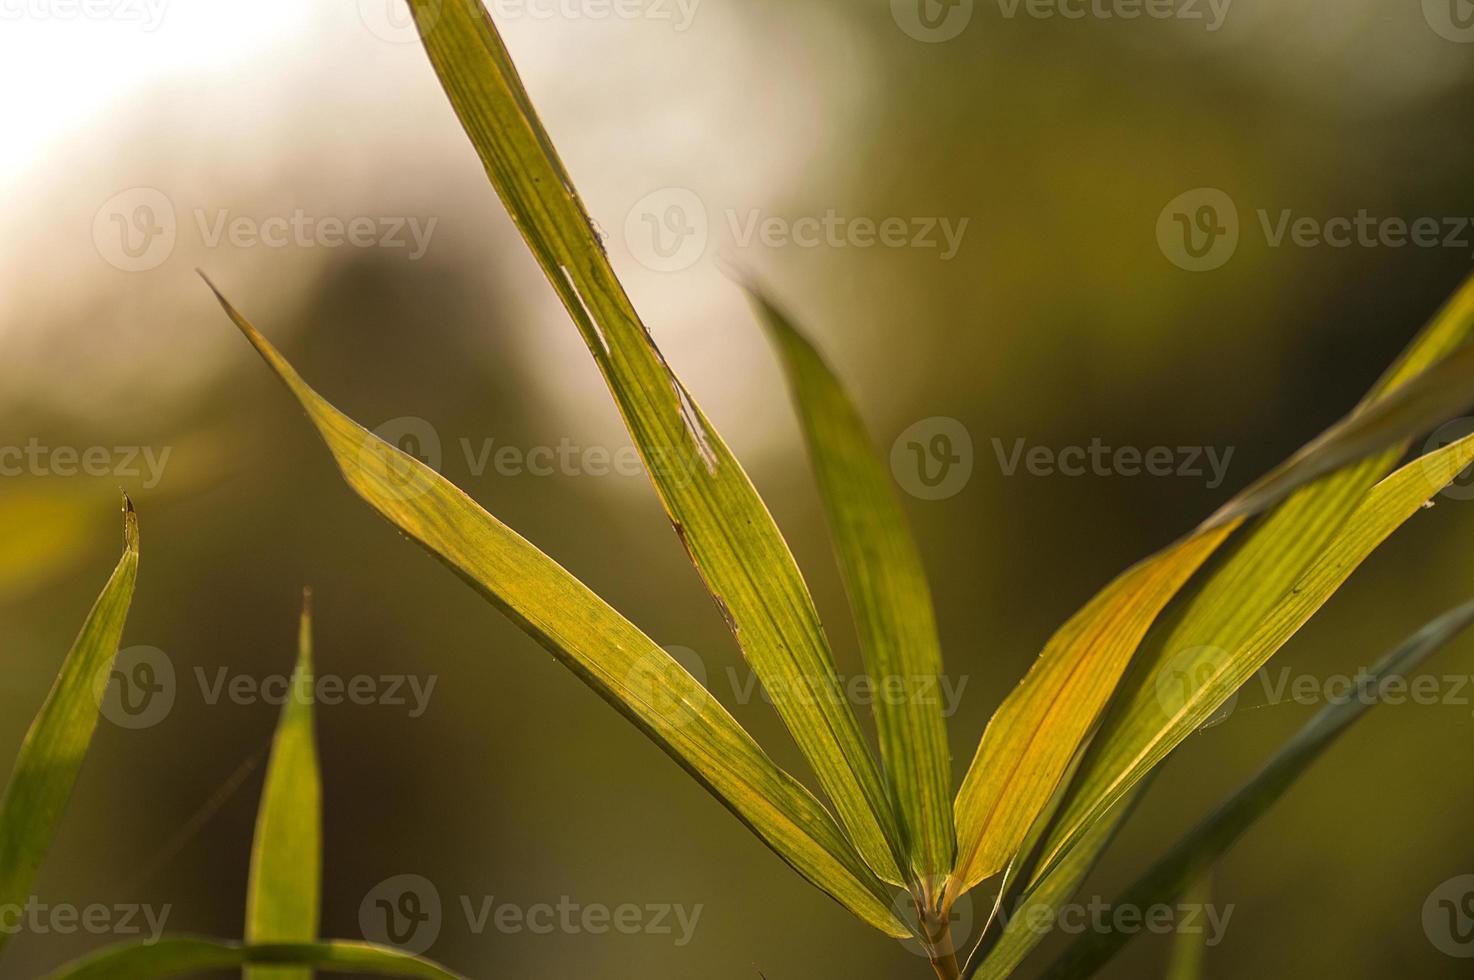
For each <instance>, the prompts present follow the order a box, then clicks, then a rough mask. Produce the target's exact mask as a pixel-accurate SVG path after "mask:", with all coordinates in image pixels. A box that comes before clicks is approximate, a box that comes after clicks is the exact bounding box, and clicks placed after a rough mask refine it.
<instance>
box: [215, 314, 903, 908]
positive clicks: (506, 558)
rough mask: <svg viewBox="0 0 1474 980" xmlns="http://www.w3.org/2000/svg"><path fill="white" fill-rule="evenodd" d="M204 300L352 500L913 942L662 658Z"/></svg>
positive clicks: (863, 875) (846, 846) (836, 831)
mask: <svg viewBox="0 0 1474 980" xmlns="http://www.w3.org/2000/svg"><path fill="white" fill-rule="evenodd" d="M212 288H213V287H212ZM215 295H216V297H217V299H219V301H220V304H221V306H222V307H223V308H224V310H225V312H226V314H227V315H228V316H229V317H230V318H231V320H232V321H233V322H234V323H235V324H236V326H237V327H239V328H240V330H241V332H242V333H243V334H244V335H245V336H246V339H247V340H249V341H250V342H251V344H252V345H253V346H255V348H256V350H257V351H258V352H259V353H260V354H261V356H262V358H263V359H264V360H265V361H266V363H267V364H268V365H269V366H270V367H271V368H272V370H273V371H275V373H276V374H277V376H278V377H279V378H280V379H281V380H282V382H283V383H284V384H285V385H286V386H287V389H288V390H289V391H290V392H291V393H292V394H293V395H294V396H295V397H296V398H297V400H298V401H299V402H300V403H301V405H302V407H303V408H304V409H305V410H306V412H307V415H308V418H309V419H311V421H312V423H313V424H314V426H316V428H317V430H318V433H319V434H320V435H321V436H322V438H323V441H324V442H325V443H326V444H327V447H328V449H329V451H330V452H331V453H332V455H333V458H334V460H335V461H336V462H337V464H338V468H339V470H340V471H341V473H342V475H343V477H344V479H345V480H346V481H347V482H348V485H349V486H350V487H351V488H352V489H353V490H354V491H355V492H356V493H357V494H358V495H359V496H360V497H362V498H363V499H364V500H365V501H366V502H367V503H368V504H369V505H370V506H372V507H373V508H374V509H375V510H376V511H378V513H379V514H380V515H381V516H383V517H384V518H385V519H386V520H388V521H389V522H390V523H391V524H393V525H394V526H395V527H397V528H398V529H399V530H400V531H402V532H403V533H404V534H406V535H408V536H409V537H410V538H412V539H414V540H415V541H416V542H418V543H419V544H420V545H421V546H422V547H424V548H425V549H426V550H427V551H429V552H430V553H431V554H432V555H434V556H435V557H436V558H438V559H439V560H440V561H442V562H444V563H445V564H446V565H447V566H449V567H450V568H451V569H452V570H453V571H455V572H456V573H457V574H459V575H460V576H461V577H462V578H463V579H464V580H465V581H466V582H467V583H468V584H469V585H471V586H472V587H473V588H475V589H476V590H477V591H478V592H480V593H481V594H482V595H484V596H485V597H486V598H487V599H488V600H490V601H491V602H492V604H493V605H495V606H497V608H499V609H501V610H502V612H503V613H505V614H506V615H507V616H508V617H509V618H510V619H512V621H513V622H515V623H517V625H518V626H520V627H521V628H522V629H523V630H524V631H526V632H527V633H528V634H529V635H531V636H532V637H533V638H534V639H536V640H537V641H538V642H539V643H541V644H542V645H543V646H544V647H545V648H547V649H548V650H549V651H550V652H551V653H552V654H554V655H555V656H556V657H558V659H559V660H561V661H562V662H563V663H564V664H565V665H566V666H568V667H569V668H570V669H572V670H573V672H574V673H575V674H577V675H578V676H579V677H580V678H581V679H582V680H583V681H584V682H585V683H587V684H588V685H589V686H590V687H592V688H593V689H594V690H595V691H596V692H598V693H599V694H600V696H602V697H603V698H604V699H605V700H606V701H608V702H609V703H610V704H611V705H612V706H614V707H615V708H616V709H618V710H619V711H620V712H621V713H623V714H624V715H625V716H626V717H627V718H629V719H630V720H631V721H633V722H634V723H635V724H636V725H637V726H638V727H639V728H640V729H641V730H642V731H644V732H645V733H646V734H647V735H648V736H650V738H651V739H652V740H653V741H654V742H655V743H656V744H657V745H659V746H660V747H661V748H662V749H664V750H665V751H666V753H667V754H669V755H670V756H671V757H672V758H673V759H675V760H676V761H677V762H678V763H679V764H680V765H681V766H682V767H683V768H685V769H686V771H687V772H689V773H690V774H691V775H692V776H694V777H696V779H697V780H698V781H699V782H700V783H701V784H702V785H704V786H705V787H706V788H707V789H708V790H710V791H711V793H712V794H713V795H714V796H716V798H717V799H718V800H720V801H721V802H722V803H723V804H725V805H726V806H727V807H728V809H730V810H731V811H732V812H733V813H734V814H735V815H736V816H737V817H738V818H739V819H740V820H742V821H743V823H745V824H746V825H747V826H748V827H749V828H751V829H752V831H753V832H754V833H756V834H757V836H758V837H759V838H760V839H761V840H762V841H763V842H764V843H766V844H767V845H768V846H769V847H771V848H772V849H773V850H774V851H775V852H776V853H777V854H778V855H779V856H780V857H782V858H783V859H784V860H785V861H787V862H788V863H789V864H790V865H791V866H792V867H793V868H794V869H795V870H797V871H798V872H799V873H800V874H802V875H803V876H804V877H805V878H807V879H808V880H809V881H810V882H812V883H813V884H815V885H817V886H818V887H819V888H821V889H823V890H824V891H825V892H826V893H828V894H829V895H830V896H832V897H833V898H835V899H836V900H837V901H839V902H840V904H842V905H844V906H845V907H846V908H848V909H850V910H851V911H852V912H854V913H855V914H856V915H858V916H859V917H860V918H861V919H863V920H865V921H866V922H868V923H870V924H871V925H873V926H875V927H876V928H877V929H880V930H881V931H883V932H886V933H887V934H889V935H892V936H897V937H901V936H908V935H910V931H909V930H908V929H907V927H906V926H905V924H904V923H902V922H901V921H900V919H899V918H897V916H896V914H895V913H894V911H892V909H891V906H890V901H889V896H888V894H887V892H886V889H885V888H884V886H883V885H882V884H881V882H880V881H879V880H878V879H877V878H876V877H875V876H874V875H873V874H872V873H871V872H870V871H869V869H868V868H867V867H866V865H865V863H864V862H863V861H862V860H861V859H860V857H859V856H858V854H857V853H856V851H855V850H854V848H853V847H852V846H851V844H850V843H849V842H848V840H847V839H846V838H845V836H844V834H843V832H842V831H841V830H840V828H839V826H838V824H836V823H835V821H834V818H833V817H832V816H831V815H830V814H829V812H828V811H827V810H826V809H825V808H824V807H823V805H822V804H821V803H819V801H818V800H817V799H815V798H814V796H813V794H811V793H810V792H809V791H808V790H807V789H805V788H804V787H803V785H802V784H800V783H799V782H798V781H797V780H796V779H794V778H793V777H792V776H790V775H789V774H788V773H787V772H785V771H783V770H782V769H780V768H779V767H778V766H777V765H776V764H774V763H773V761H772V760H771V759H770V758H769V757H768V756H767V754H766V753H765V752H763V750H762V749H761V748H760V747H759V746H758V744H757V743H756V742H755V741H753V739H752V737H751V736H750V735H749V734H748V733H747V731H746V730H745V729H743V728H742V726H741V725H739V724H738V723H737V722H736V720H735V719H733V718H732V716H731V715H730V714H729V713H728V712H727V710H726V709H725V708H723V707H722V705H721V704H720V702H718V701H717V700H716V699H715V698H714V697H712V696H711V694H710V693H709V692H708V691H707V690H706V688H704V687H703V686H702V685H701V684H700V683H698V682H697V681H696V679H695V678H693V677H692V676H691V675H690V674H689V673H688V672H687V671H686V670H685V668H683V667H682V666H681V665H680V664H679V663H677V662H676V661H675V659H674V658H672V657H671V656H670V654H668V653H666V652H665V651H664V650H662V649H661V648H660V647H659V646H657V645H656V644H655V643H654V641H652V640H651V639H650V638H649V637H647V636H646V635H645V634H644V633H642V632H640V630H639V629H638V628H637V627H636V626H635V625H634V624H633V623H631V622H630V621H629V620H627V619H625V618H624V617H623V616H622V615H620V614H619V613H618V612H617V611H616V610H615V609H613V608H612V607H611V606H609V605H608V604H607V603H606V602H604V601H603V600H602V599H600V598H599V597H598V596H597V595H595V594H594V593H593V592H592V591H591V590H590V589H589V588H588V587H587V586H585V585H584V584H583V583H582V582H580V581H579V580H578V579H577V578H575V577H574V576H573V575H571V574H569V573H568V572H567V571H566V570H564V569H563V568H562V567H561V566H559V565H558V564H557V563H556V562H554V561H553V560H552V559H551V558H549V557H548V556H547V555H545V554H543V553H542V552H541V551H539V550H538V549H537V548H536V547H534V546H533V545H532V544H530V543H529V542H527V541H526V540H525V539H524V538H522V537H521V536H520V535H518V534H517V533H516V532H515V531H513V530H512V529H511V528H509V527H507V526H506V525H505V524H502V523H501V522H500V521H498V520H497V519H496V518H495V517H493V516H492V515H490V514H488V513H487V512H486V511H485V510H483V509H482V508H481V507H480V506H478V505H477V504H476V502H475V501H473V500H472V499H471V498H470V497H468V496H466V494H465V493H463V492H462V491H461V490H459V489H458V488H457V487H455V486H454V485H453V484H451V483H450V482H449V481H447V480H446V479H445V478H444V477H442V476H441V475H440V474H439V473H437V472H435V471H434V470H433V469H431V468H430V467H428V466H426V465H425V464H424V463H422V462H421V461H420V460H418V459H416V458H414V457H413V456H410V455H409V454H407V453H405V452H402V451H401V450H399V449H398V448H396V447H394V446H391V445H389V444H388V443H386V442H384V441H383V440H382V439H380V438H378V437H377V436H375V435H374V434H373V433H371V432H369V431H367V430H366V429H364V428H363V427H362V426H360V425H358V424H357V423H355V422H353V421H352V420H351V419H349V418H348V417H347V416H345V415H343V414H342V413H341V412H339V411H338V410H337V409H336V408H334V407H333V406H332V405H330V404H329V403H328V402H327V401H325V400H324V399H323V398H322V397H321V396H320V395H318V394H317V392H315V391H313V390H312V388H311V387H309V386H308V385H307V383H306V382H305V381H303V380H302V378H301V376H300V375H298V374H297V372H296V371H295V370H294V369H293V368H292V367H291V365H290V364H288V363H287V361H286V360H285V359H284V358H283V357H282V356H281V354H280V353H278V352H277V350H276V349H275V348H274V347H272V346H271V344H270V343H268V342H267V340H266V339H265V338H264V337H263V336H262V335H261V334H260V332H259V331H257V330H256V328H255V327H253V326H251V324H250V323H249V322H247V321H246V319H245V317H243V316H242V315H241V314H240V313H239V312H238V311H237V310H236V309H235V308H234V307H233V306H231V305H230V303H229V302H228V301H227V300H226V299H225V297H224V296H222V295H220V293H219V292H218V291H216V294H215Z"/></svg>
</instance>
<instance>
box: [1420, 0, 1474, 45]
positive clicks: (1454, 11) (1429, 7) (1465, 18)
mask: <svg viewBox="0 0 1474 980" xmlns="http://www.w3.org/2000/svg"><path fill="white" fill-rule="evenodd" d="M1423 19H1424V20H1426V21H1427V22H1428V26H1429V27H1431V28H1433V32H1434V33H1435V34H1437V35H1438V36H1439V37H1441V38H1443V39H1444V40H1446V41H1454V42H1457V43H1459V44H1474V3H1470V2H1469V0H1423Z"/></svg>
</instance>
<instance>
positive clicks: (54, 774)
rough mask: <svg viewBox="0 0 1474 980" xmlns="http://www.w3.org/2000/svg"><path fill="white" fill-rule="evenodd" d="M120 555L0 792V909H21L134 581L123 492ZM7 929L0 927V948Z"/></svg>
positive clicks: (64, 796)
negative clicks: (0, 795)
mask: <svg viewBox="0 0 1474 980" xmlns="http://www.w3.org/2000/svg"><path fill="white" fill-rule="evenodd" d="M123 538H124V541H123V557H122V558H121V559H119V561H118V565H117V567H116V568H115V569H113V573H112V575H111V576H110V577H109V578H108V581H107V584H106V585H105V586H104V587H103V590H102V593H101V594H100V595H99V596H98V597H97V601H96V603H94V604H93V606H92V611H91V612H90V613H88V615H87V620H86V622H85V623H83V625H82V631H81V633H80V634H78V636H77V639H76V642H74V643H73V644H72V649H71V652H70V653H68V654H67V658H66V661H65V662H64V663H63V664H62V666H61V671H60V672H59V673H58V674H57V676H56V682H55V684H53V685H52V688H51V692H50V693H49V694H48V695H47V696H46V701H45V703H44V704H42V705H41V710H40V712H39V713H38V714H37V715H36V719H35V721H33V722H32V723H31V727H30V730H29V731H27V732H26V738H25V741H24V743H22V745H21V749H20V754H19V755H18V756H17V757H16V760H15V768H14V770H13V771H12V772H11V775H10V783H9V785H7V786H6V787H5V795H4V796H3V797H0V909H7V908H23V907H24V906H25V905H26V904H27V899H28V898H30V896H31V888H32V887H33V886H34V885H35V882H36V874H37V872H38V871H39V870H40V868H41V862H42V861H43V860H44V859H45V857H46V852H47V850H48V849H49V848H50V847H51V842H52V839H53V838H54V837H55V836H56V829H57V825H58V824H59V823H60V821H61V815H62V812H63V811H64V810H65V809H66V805H67V800H68V799H69V798H70V797H71V795H72V787H73V786H74V785H75V784H76V782H77V774H78V773H79V772H80V771H81V769H82V761H83V760H84V759H85V758H86V756H87V748H88V746H89V745H91V743H92V735H93V733H94V732H95V731H96V730H97V714H98V703H99V700H98V699H99V697H100V694H101V692H102V689H103V688H104V687H105V685H106V684H107V683H108V675H109V672H110V671H111V669H112V663H113V658H114V657H115V656H116V655H117V652H118V641H119V640H120V639H121V638H122V635H123V624H124V623H125V622H126V621H127V619H128V608H129V606H130V605H131V604H132V602H133V587H134V583H135V582H136V581H137V579H138V519H137V516H136V515H135V514H134V512H133V504H132V502H130V501H129V500H128V498H127V496H124V497H123ZM10 936H11V930H9V929H0V950H3V949H4V946H5V943H6V941H7V940H8V939H9V938H10Z"/></svg>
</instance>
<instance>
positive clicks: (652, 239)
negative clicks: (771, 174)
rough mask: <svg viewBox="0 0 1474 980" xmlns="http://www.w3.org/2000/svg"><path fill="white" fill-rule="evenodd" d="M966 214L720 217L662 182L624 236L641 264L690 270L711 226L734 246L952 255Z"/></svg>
mask: <svg viewBox="0 0 1474 980" xmlns="http://www.w3.org/2000/svg"><path fill="white" fill-rule="evenodd" d="M969 221H970V219H968V218H955V219H954V218H934V217H901V216H894V215H893V216H889V217H880V218H876V217H867V216H856V215H848V214H842V213H841V212H840V211H839V210H837V209H835V208H828V209H826V210H825V211H824V213H823V214H816V215H801V216H799V217H796V218H794V217H786V216H781V215H774V214H766V213H764V212H763V211H762V210H761V209H760V208H726V209H724V210H723V211H722V212H721V221H720V222H717V223H714V222H713V221H712V218H711V214H710V212H709V211H708V209H707V206H706V202H705V201H703V200H702V199H701V197H700V195H698V194H697V193H696V192H695V191H692V190H689V189H687V188H684V187H664V188H661V189H660V190H657V191H652V192H651V193H649V194H646V195H645V196H644V197H642V198H640V200H638V201H636V202H635V204H634V206H633V207H631V208H630V210H629V212H628V213H627V214H626V215H625V220H624V241H625V245H626V246H628V248H629V250H630V253H631V254H632V255H633V256H634V257H635V260H636V261H638V262H639V263H640V264H641V265H643V266H645V267H646V268H647V269H651V270H653V271H655V272H680V271H682V270H684V269H689V268H691V267H692V266H693V265H695V264H696V263H697V262H699V261H701V259H702V258H703V257H704V256H705V255H706V254H707V252H708V251H710V247H711V244H712V242H711V239H712V235H713V230H714V227H715V229H716V230H718V231H723V230H724V231H725V235H726V243H729V244H730V245H731V246H732V247H734V248H741V249H746V248H754V247H763V248H770V249H785V248H799V249H815V248H858V249H871V248H887V249H902V248H912V249H921V250H928V251H935V252H937V254H938V256H939V257H940V258H941V260H942V261H943V262H948V261H951V260H952V259H953V258H956V256H957V253H958V251H959V250H960V249H961V248H962V240H963V237H964V236H965V235H966V234H967V226H968V224H969Z"/></svg>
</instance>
